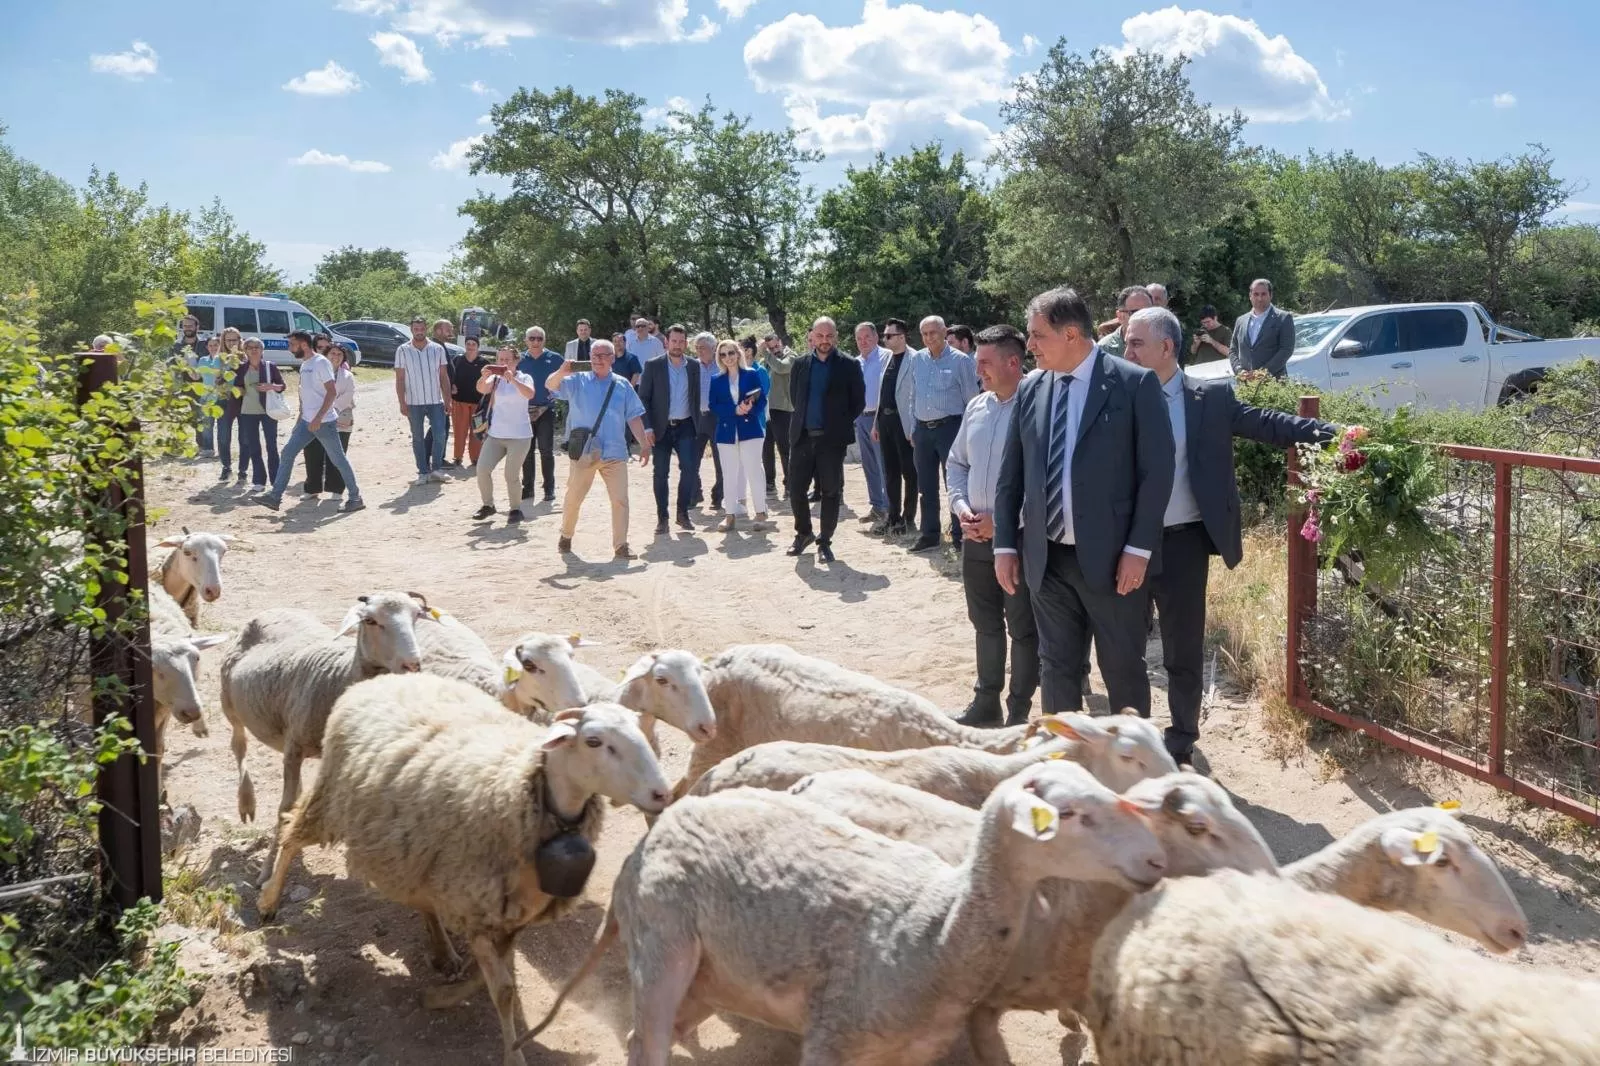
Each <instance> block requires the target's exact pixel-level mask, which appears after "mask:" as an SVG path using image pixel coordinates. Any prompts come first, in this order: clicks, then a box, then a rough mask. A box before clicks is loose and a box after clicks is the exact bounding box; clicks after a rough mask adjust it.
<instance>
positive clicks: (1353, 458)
mask: <svg viewBox="0 0 1600 1066" xmlns="http://www.w3.org/2000/svg"><path fill="white" fill-rule="evenodd" d="M1343 458H1344V462H1343V466H1344V469H1345V470H1346V472H1349V471H1355V470H1360V469H1361V468H1362V467H1364V466H1366V465H1367V457H1366V456H1365V455H1363V454H1362V453H1361V452H1358V451H1357V450H1356V449H1354V448H1351V449H1350V450H1349V451H1347V452H1345V453H1344V457H1343Z"/></svg>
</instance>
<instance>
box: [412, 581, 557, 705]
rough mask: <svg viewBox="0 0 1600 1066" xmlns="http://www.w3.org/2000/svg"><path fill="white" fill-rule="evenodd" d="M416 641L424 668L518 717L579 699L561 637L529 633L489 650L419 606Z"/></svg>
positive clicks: (448, 618)
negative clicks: (504, 649)
mask: <svg viewBox="0 0 1600 1066" xmlns="http://www.w3.org/2000/svg"><path fill="white" fill-rule="evenodd" d="M412 595H414V596H417V595H418V594H417V593H412ZM418 598H419V599H420V598H421V597H420V596H419V597H418ZM417 647H418V648H420V649H421V651H422V669H423V672H424V673H429V674H433V675H434V676H436V677H453V678H455V679H456V680H457V681H465V682H466V683H467V684H469V685H472V686H473V687H474V688H476V689H478V690H479V691H480V692H483V693H485V694H486V695H489V696H493V697H494V698H495V699H497V700H499V701H500V702H501V703H502V704H503V705H504V706H505V707H506V708H508V709H509V710H512V711H515V712H517V713H518V714H521V715H523V716H524V717H531V718H535V719H540V720H548V718H549V716H550V715H551V714H553V713H555V712H556V711H561V710H565V709H567V708H568V707H578V706H582V704H583V702H584V701H583V698H582V696H583V688H582V686H581V685H580V684H579V681H578V674H577V671H576V669H575V668H576V667H577V665H578V664H577V662H576V661H575V660H574V659H573V658H572V648H573V647H574V644H573V643H572V641H571V640H569V638H567V637H556V636H549V635H547V634H544V633H529V634H527V635H526V636H524V637H522V638H521V639H520V640H518V641H517V643H515V644H513V645H512V646H511V648H510V650H508V651H507V652H506V653H505V654H504V655H495V654H494V652H492V651H490V650H489V645H487V644H485V643H484V642H483V639H482V638H481V637H479V636H478V634H476V633H474V632H473V631H472V630H471V629H470V628H468V627H467V626H466V625H465V624H464V623H462V622H461V621H460V620H459V619H457V618H455V617H454V616H453V615H449V614H445V613H443V612H441V611H439V610H437V609H434V608H431V607H426V606H425V607H424V610H423V614H422V617H421V618H420V619H418V620H417Z"/></svg>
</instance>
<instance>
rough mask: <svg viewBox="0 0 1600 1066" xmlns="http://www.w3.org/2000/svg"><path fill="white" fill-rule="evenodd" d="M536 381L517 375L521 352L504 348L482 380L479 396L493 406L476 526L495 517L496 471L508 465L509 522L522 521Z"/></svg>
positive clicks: (482, 457)
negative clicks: (524, 464) (530, 413)
mask: <svg viewBox="0 0 1600 1066" xmlns="http://www.w3.org/2000/svg"><path fill="white" fill-rule="evenodd" d="M535 391H536V390H535V388H534V384H533V379H532V378H531V377H529V376H528V375H526V374H519V373H517V350H516V349H515V348H513V347H511V346H510V345H509V344H507V345H504V346H502V347H501V349H500V352H499V354H498V355H497V356H496V358H495V361H494V362H493V363H491V364H489V365H487V366H485V367H484V368H483V372H482V374H481V376H480V377H479V378H478V395H480V396H484V397H486V400H485V401H484V402H485V403H487V404H488V406H489V432H488V433H487V434H486V435H485V436H484V440H483V451H482V452H480V453H479V455H478V493H479V494H480V495H481V496H482V497H483V506H482V507H480V508H478V509H477V510H476V511H474V512H473V515H472V518H473V521H475V522H481V521H483V520H484V519H485V518H488V517H489V516H490V515H492V514H494V468H495V466H496V465H497V464H498V463H499V462H500V461H501V460H502V459H503V460H505V463H506V473H505V478H506V497H507V503H508V505H509V506H510V508H511V513H510V514H508V515H506V521H507V522H509V523H513V524H515V523H517V522H520V521H522V506H521V505H522V500H521V498H520V497H521V495H522V461H523V460H524V459H526V458H527V457H528V447H529V446H530V445H531V444H532V443H533V421H532V420H531V419H529V418H528V401H529V400H531V399H533V397H534V393H535Z"/></svg>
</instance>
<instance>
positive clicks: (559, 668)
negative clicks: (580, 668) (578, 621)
mask: <svg viewBox="0 0 1600 1066" xmlns="http://www.w3.org/2000/svg"><path fill="white" fill-rule="evenodd" d="M572 647H573V645H572V642H571V641H570V640H569V639H568V638H567V637H555V636H550V635H548V634H545V633H529V634H528V635H527V636H525V637H523V638H522V639H521V640H519V641H517V642H516V644H514V645H512V646H511V649H510V650H509V651H507V652H506V653H505V656H504V658H503V666H504V669H503V671H502V673H501V678H500V690H501V697H502V699H503V700H504V701H505V702H506V704H507V705H508V706H509V707H511V709H512V710H515V711H516V712H517V713H519V714H532V713H535V712H541V713H546V714H548V713H553V712H556V711H564V710H566V709H568V708H570V707H582V706H583V703H584V695H583V684H582V683H581V682H580V681H579V680H578V672H577V670H576V669H574V667H573V658H572Z"/></svg>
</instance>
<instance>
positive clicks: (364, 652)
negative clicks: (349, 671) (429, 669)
mask: <svg viewBox="0 0 1600 1066" xmlns="http://www.w3.org/2000/svg"><path fill="white" fill-rule="evenodd" d="M427 609H428V605H427V601H425V600H423V599H421V598H420V597H418V596H416V595H415V594H414V593H410V592H374V593H372V594H371V595H366V596H358V597H356V603H355V606H353V607H351V608H350V610H349V612H348V613H347V614H346V615H345V616H344V621H343V622H342V623H341V624H340V626H339V635H340V636H343V635H344V634H346V633H349V632H351V631H352V630H353V631H354V632H355V634H356V662H357V663H358V664H359V665H360V669H361V674H362V676H363V677H373V676H376V675H378V674H414V673H416V672H417V671H419V670H421V669H422V650H421V649H420V648H419V647H418V646H417V619H419V618H421V617H422V614H423V612H424V611H426V610H427Z"/></svg>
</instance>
